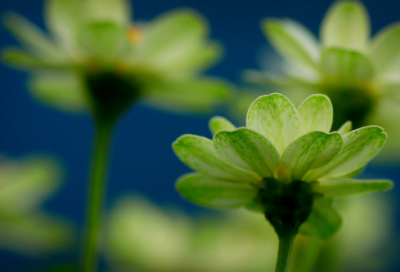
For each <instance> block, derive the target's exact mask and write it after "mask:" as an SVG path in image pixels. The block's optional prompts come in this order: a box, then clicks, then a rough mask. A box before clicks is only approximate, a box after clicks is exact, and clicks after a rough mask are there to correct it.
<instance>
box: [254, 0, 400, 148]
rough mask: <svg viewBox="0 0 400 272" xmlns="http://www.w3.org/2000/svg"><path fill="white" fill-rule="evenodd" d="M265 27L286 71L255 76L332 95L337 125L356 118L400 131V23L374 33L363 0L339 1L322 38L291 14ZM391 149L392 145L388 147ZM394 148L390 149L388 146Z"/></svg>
mask: <svg viewBox="0 0 400 272" xmlns="http://www.w3.org/2000/svg"><path fill="white" fill-rule="evenodd" d="M262 28H263V30H264V32H265V34H266V36H267V38H268V40H269V41H270V43H271V45H272V47H273V48H275V50H276V51H277V52H278V53H279V54H280V55H281V56H282V57H283V59H284V60H285V64H284V65H283V67H282V68H283V71H282V74H271V73H268V72H255V71H252V72H249V73H248V74H247V78H248V79H249V80H250V81H253V82H258V83H262V84H266V85H269V86H275V87H278V88H279V89H280V90H282V91H284V92H285V93H287V94H288V95H289V96H290V97H302V99H304V98H305V97H307V96H309V95H310V94H313V93H323V94H326V95H328V96H329V97H330V98H331V100H332V104H333V107H334V110H335V118H334V122H333V129H338V128H339V127H340V125H341V124H342V123H343V122H345V121H347V120H351V121H352V122H353V124H354V126H355V128H358V127H361V126H363V125H373V124H376V125H381V126H383V127H384V128H385V129H386V130H387V132H388V133H389V134H390V135H391V137H390V138H389V148H391V149H392V152H393V153H394V152H397V151H396V150H394V151H393V146H394V147H397V148H400V145H398V144H397V143H396V140H395V139H396V138H398V137H397V135H399V133H400V130H398V129H396V127H397V126H396V125H394V124H395V123H396V122H397V119H398V118H399V117H400V111H399V110H398V108H399V107H398V104H399V102H400V99H399V98H400V81H399V78H400V77H399V75H400V49H399V48H400V46H399V45H400V25H399V24H398V23H395V24H393V25H390V26H388V27H386V28H385V29H383V30H381V31H380V32H379V33H378V34H376V35H375V36H374V37H372V38H371V31H370V21H369V17H368V13H367V12H366V10H365V8H364V6H363V5H362V4H361V2H358V1H338V2H336V3H335V4H333V6H332V7H331V8H330V9H329V10H328V12H327V14H326V15H325V17H324V20H323V22H322V25H321V30H320V40H318V39H317V38H316V37H315V36H314V35H313V34H312V33H311V32H310V31H309V30H307V29H306V28H305V27H304V26H302V25H301V24H299V23H297V22H295V21H293V20H289V19H267V20H265V21H264V22H263V23H262ZM389 148H388V149H389ZM388 151H389V150H388Z"/></svg>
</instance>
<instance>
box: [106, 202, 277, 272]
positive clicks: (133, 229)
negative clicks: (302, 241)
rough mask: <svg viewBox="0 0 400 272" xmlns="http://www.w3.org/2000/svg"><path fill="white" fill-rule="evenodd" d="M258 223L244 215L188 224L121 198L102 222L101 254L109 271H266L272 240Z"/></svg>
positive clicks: (271, 255) (268, 230) (259, 220)
mask: <svg viewBox="0 0 400 272" xmlns="http://www.w3.org/2000/svg"><path fill="white" fill-rule="evenodd" d="M262 221H263V218H261V217H260V216H258V214H256V213H249V212H245V211H235V212H230V213H221V214H216V215H203V216H200V217H198V218H190V217H188V216H186V215H184V214H183V213H182V212H181V211H178V210H175V209H172V210H171V209H167V210H166V209H161V208H160V207H157V206H156V205H154V204H153V203H151V202H149V201H148V200H145V199H143V198H141V197H140V198H139V197H125V198H124V199H122V200H120V201H118V203H117V204H116V205H115V206H114V208H113V209H112V212H111V216H110V217H109V218H108V228H107V236H106V237H107V238H106V246H105V247H104V248H105V250H106V253H107V257H108V258H107V259H108V260H109V262H110V264H111V267H112V271H115V270H117V271H146V272H171V271H174V272H187V271H191V272H207V271H213V272H249V271H251V272H259V271H262V270H265V269H266V268H269V269H271V270H272V269H273V268H274V259H275V257H276V252H275V251H276V250H275V248H276V246H277V239H276V236H275V235H274V231H273V229H272V228H271V227H269V226H265V225H264V224H262ZM238 243H239V244H240V245H241V250H239V251H238V250H237V248H236V246H235V245H237V244H238ZM154 245H156V246H154ZM154 260H157V261H156V262H155V261H154Z"/></svg>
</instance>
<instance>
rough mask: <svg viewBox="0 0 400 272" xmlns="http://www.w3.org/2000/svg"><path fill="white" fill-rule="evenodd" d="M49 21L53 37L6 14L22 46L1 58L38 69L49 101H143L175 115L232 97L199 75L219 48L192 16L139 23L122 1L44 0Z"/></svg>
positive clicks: (37, 86) (35, 83)
mask: <svg viewBox="0 0 400 272" xmlns="http://www.w3.org/2000/svg"><path fill="white" fill-rule="evenodd" d="M45 19H46V24H47V27H48V30H49V31H50V35H49V36H46V35H45V34H43V33H42V32H41V31H40V30H39V29H37V28H36V27H35V26H33V25H32V24H31V23H29V22H28V21H26V20H25V19H24V18H21V17H20V16H18V15H15V14H8V15H7V16H6V17H5V25H6V27H7V28H8V29H9V30H10V31H11V32H12V34H14V36H15V37H16V38H17V39H18V40H19V41H20V42H21V43H22V44H23V45H24V46H25V49H24V50H20V49H6V50H4V52H3V58H4V60H5V61H6V62H7V63H9V64H11V65H14V66H18V67H21V68H25V69H28V70H30V71H32V72H33V80H32V82H31V89H32V90H33V93H34V94H35V96H37V97H38V98H39V99H40V100H42V101H44V102H46V103H48V104H51V105H53V106H56V107H60V108H63V109H68V110H86V109H88V108H91V109H92V110H94V111H96V110H97V107H106V106H104V104H108V105H109V104H112V103H111V102H113V103H114V104H118V107H119V108H126V107H128V106H129V105H131V103H132V102H133V101H136V100H137V99H141V100H143V101H146V102H149V103H151V104H153V105H156V106H160V107H163V108H169V109H173V110H186V111H209V110H210V108H211V107H212V106H215V105H217V104H218V103H220V102H221V101H223V100H224V99H225V98H227V96H228V94H229V85H227V84H226V83H225V82H223V81H221V80H217V79H213V78H204V77H201V76H200V75H199V72H200V71H202V70H204V69H206V68H207V67H209V66H210V65H212V64H213V63H214V62H215V61H216V60H217V59H218V58H219V56H220V55H221V48H220V46H219V45H218V44H217V43H214V42H210V41H208V40H207V36H208V27H207V24H206V22H205V20H204V19H203V18H202V17H201V16H200V15H199V14H197V13H196V12H194V11H191V10H176V11H172V12H169V13H166V14H164V15H162V16H160V17H158V18H156V19H155V20H153V21H150V22H148V23H145V24H137V23H132V22H131V14H130V7H129V4H128V2H127V1H125V0H82V1H81V0H47V2H46V10H45ZM114 114H117V113H114Z"/></svg>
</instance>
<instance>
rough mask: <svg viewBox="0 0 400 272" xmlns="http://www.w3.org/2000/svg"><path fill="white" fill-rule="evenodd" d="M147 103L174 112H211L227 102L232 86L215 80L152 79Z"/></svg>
mask: <svg viewBox="0 0 400 272" xmlns="http://www.w3.org/2000/svg"><path fill="white" fill-rule="evenodd" d="M146 83H148V84H146V85H145V87H146V88H147V89H146V90H145V92H144V93H145V95H146V97H145V101H146V102H147V103H149V104H152V105H156V106H158V107H161V108H166V109H170V110H174V111H184V112H201V113H202V112H203V113H207V112H211V111H212V110H213V108H215V107H216V106H218V105H219V104H221V103H222V102H224V101H225V100H227V98H228V97H229V95H230V92H231V89H232V87H231V85H230V84H228V83H227V82H225V81H222V80H219V79H215V78H201V79H197V78H194V79H191V78H189V79H180V78H179V79H150V80H149V81H148V82H146Z"/></svg>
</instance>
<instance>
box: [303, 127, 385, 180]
mask: <svg viewBox="0 0 400 272" xmlns="http://www.w3.org/2000/svg"><path fill="white" fill-rule="evenodd" d="M385 141H386V133H385V132H384V131H383V129H382V128H380V127H378V126H369V127H363V128H360V129H356V130H353V131H352V132H350V133H347V134H346V135H344V136H343V147H342V149H341V150H340V152H339V153H338V154H337V155H336V156H335V158H333V159H332V160H331V161H330V162H329V163H328V164H326V165H324V166H322V167H320V168H317V169H315V170H312V171H310V172H309V173H307V175H306V176H305V178H304V179H305V181H315V180H317V179H319V178H321V177H325V178H337V177H343V176H345V175H347V174H350V173H352V172H354V171H356V170H358V169H360V168H361V167H363V166H364V165H365V164H367V163H368V162H369V161H370V160H371V159H372V158H373V157H374V156H375V155H376V154H377V153H378V152H379V151H380V150H381V148H382V146H383V144H384V143H385Z"/></svg>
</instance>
